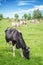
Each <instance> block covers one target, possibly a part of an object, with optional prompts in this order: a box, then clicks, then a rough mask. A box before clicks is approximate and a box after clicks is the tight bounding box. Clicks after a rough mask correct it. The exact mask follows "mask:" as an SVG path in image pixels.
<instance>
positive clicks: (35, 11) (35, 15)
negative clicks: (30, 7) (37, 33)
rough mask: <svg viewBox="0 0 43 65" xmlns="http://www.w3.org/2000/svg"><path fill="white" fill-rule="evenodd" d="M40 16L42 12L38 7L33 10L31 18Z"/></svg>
mask: <svg viewBox="0 0 43 65" xmlns="http://www.w3.org/2000/svg"><path fill="white" fill-rule="evenodd" d="M41 17H42V13H41V12H40V10H39V9H37V10H34V11H33V18H34V19H40V18H41Z"/></svg>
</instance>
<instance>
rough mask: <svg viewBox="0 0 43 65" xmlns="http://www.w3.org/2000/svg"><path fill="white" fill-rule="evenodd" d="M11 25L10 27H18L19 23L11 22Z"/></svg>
mask: <svg viewBox="0 0 43 65" xmlns="http://www.w3.org/2000/svg"><path fill="white" fill-rule="evenodd" d="M11 25H12V27H20V24H19V23H17V22H16V23H14V22H12V24H11Z"/></svg>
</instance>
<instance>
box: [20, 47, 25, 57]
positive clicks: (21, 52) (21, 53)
mask: <svg viewBox="0 0 43 65" xmlns="http://www.w3.org/2000/svg"><path fill="white" fill-rule="evenodd" d="M20 55H21V57H24V56H23V51H22V49H21V48H20Z"/></svg>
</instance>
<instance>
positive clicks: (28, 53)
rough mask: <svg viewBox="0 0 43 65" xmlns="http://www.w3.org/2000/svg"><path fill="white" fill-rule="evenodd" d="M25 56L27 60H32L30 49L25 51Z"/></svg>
mask: <svg viewBox="0 0 43 65" xmlns="http://www.w3.org/2000/svg"><path fill="white" fill-rule="evenodd" d="M23 55H24V57H25V58H27V59H29V58H30V48H25V49H23Z"/></svg>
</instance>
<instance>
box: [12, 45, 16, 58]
mask: <svg viewBox="0 0 43 65" xmlns="http://www.w3.org/2000/svg"><path fill="white" fill-rule="evenodd" d="M15 50H16V46H15V45H14V46H13V56H14V57H15Z"/></svg>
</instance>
